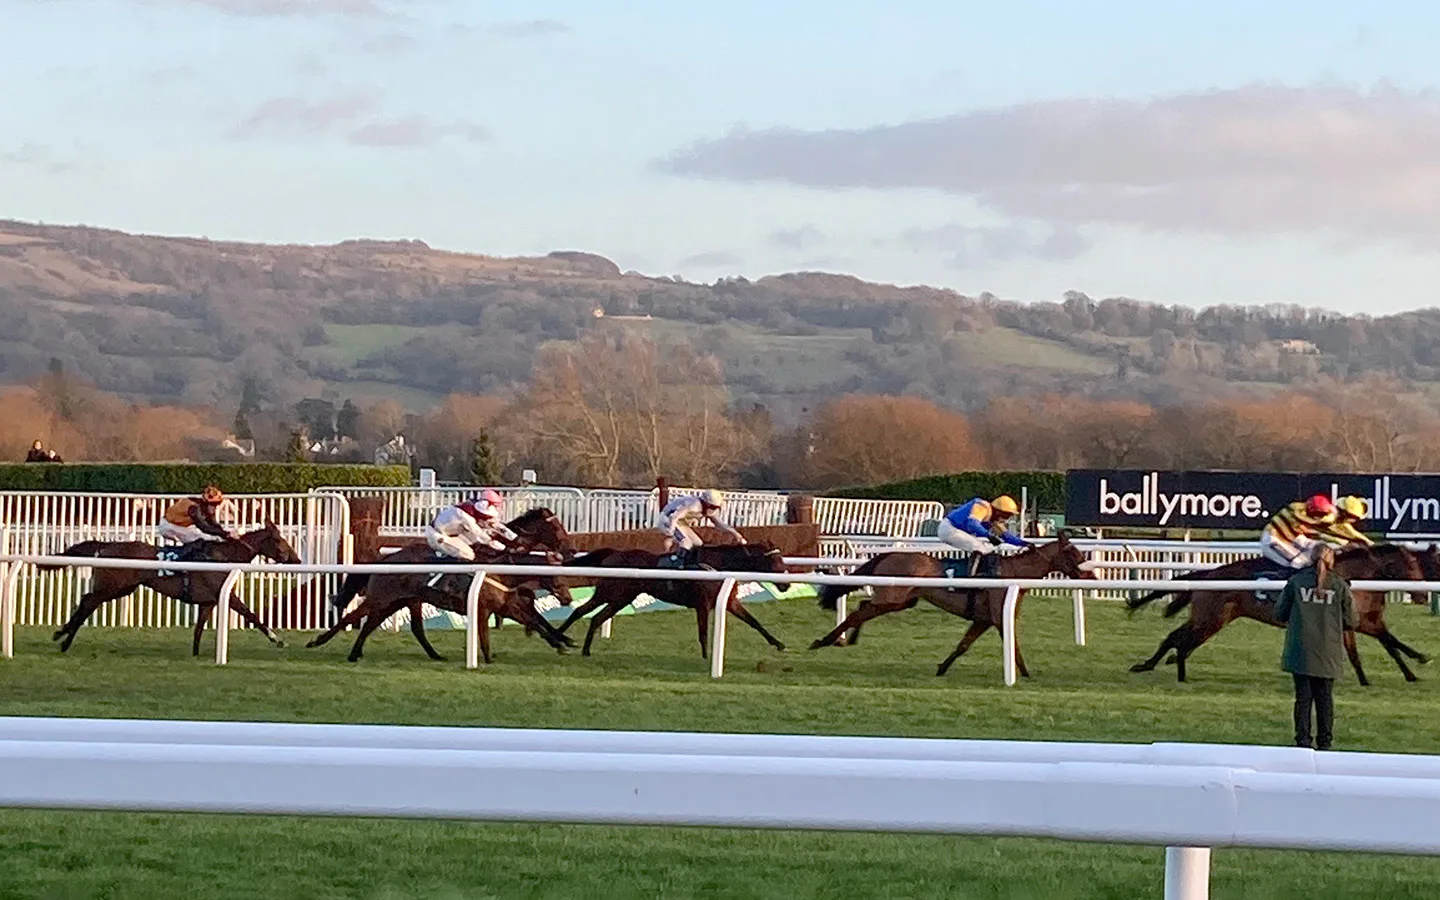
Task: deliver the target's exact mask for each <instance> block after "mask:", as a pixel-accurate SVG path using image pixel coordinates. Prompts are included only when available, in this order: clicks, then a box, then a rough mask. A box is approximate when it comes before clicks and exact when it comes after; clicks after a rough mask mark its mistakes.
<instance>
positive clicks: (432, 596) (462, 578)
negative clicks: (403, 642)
mask: <svg viewBox="0 0 1440 900" xmlns="http://www.w3.org/2000/svg"><path fill="white" fill-rule="evenodd" d="M420 551H423V552H425V553H426V554H430V553H431V551H430V548H428V547H424V546H422V547H418V548H406V549H405V550H402V551H400V553H407V552H417V553H418V552H420ZM400 553H397V554H395V555H396V556H399V555H400ZM432 559H433V558H432ZM442 568H443V567H442ZM433 574H434V573H433V572H431V571H429V570H426V569H417V570H416V571H415V572H413V573H410V572H407V573H404V574H386V575H374V576H371V579H370V583H369V586H368V588H367V590H366V592H365V599H364V601H362V602H361V604H360V605H359V606H357V607H355V608H354V609H352V610H351V611H350V612H348V613H346V614H345V615H344V616H343V617H342V618H341V619H340V621H338V622H336V623H335V624H334V625H332V626H331V627H330V628H329V629H328V630H326V631H325V632H323V633H322V634H320V635H318V636H316V637H315V638H314V639H313V640H311V641H310V642H309V643H308V644H306V645H305V646H306V647H319V646H320V645H322V644H325V643H328V642H329V641H330V640H331V639H332V638H334V637H335V636H336V635H338V634H339V633H340V632H341V631H344V630H345V629H346V628H348V627H350V626H351V625H355V624H357V623H359V622H360V621H361V620H362V619H363V620H364V622H365V624H364V625H363V626H361V628H360V633H359V634H358V635H357V636H356V638H355V644H354V646H352V647H351V648H350V655H349V656H348V657H347V658H348V659H349V660H350V662H357V661H358V660H359V659H360V657H361V656H362V655H363V653H364V648H365V641H366V640H367V639H369V637H370V635H371V634H372V633H373V632H374V631H375V629H377V628H379V627H380V625H381V623H383V622H384V621H385V620H386V619H388V618H390V617H391V616H393V615H395V614H396V613H398V612H399V611H400V610H402V609H405V608H407V607H408V608H409V609H410V610H411V613H410V632H411V634H413V635H414V636H415V640H416V641H417V642H419V644H420V647H421V648H422V649H423V650H424V651H425V655H427V656H429V657H430V658H431V659H434V660H443V659H444V658H445V657H443V656H441V655H440V654H439V653H437V652H436V651H435V648H434V647H433V646H431V644H430V640H429V638H428V637H426V635H425V625H424V622H423V621H422V619H421V616H420V612H419V610H420V604H421V603H429V604H430V605H431V606H434V607H437V608H439V609H445V610H449V611H451V612H455V613H459V614H460V615H462V616H463V615H465V614H466V612H467V610H466V603H467V597H466V595H467V594H468V593H469V588H470V580H471V577H472V576H470V575H468V574H462V573H454V574H452V575H447V576H445V577H444V578H443V579H442V580H441V581H439V582H438V583H437V584H436V585H435V586H434V587H432V586H431V585H430V584H429V582H430V580H431V579H432V577H433ZM479 599H480V615H479V619H478V621H477V623H476V628H477V630H478V632H479V637H480V653H481V655H482V656H483V657H484V659H485V662H486V663H489V662H490V661H491V659H492V657H491V655H490V616H492V615H495V614H497V613H499V612H501V611H504V613H505V615H506V616H507V617H510V618H514V619H515V620H516V621H518V622H520V623H521V624H523V625H524V626H525V630H526V632H527V633H528V632H530V631H532V630H533V631H536V632H539V633H540V636H541V637H543V638H544V639H545V640H546V642H548V643H549V644H550V646H552V647H554V648H555V649H556V650H558V651H561V652H563V651H564V650H565V649H566V648H567V647H568V646H570V645H571V641H570V640H569V639H568V638H566V637H565V636H564V635H562V634H560V633H559V632H558V631H556V630H555V627H554V626H553V625H551V624H550V623H549V622H548V621H546V620H545V617H544V616H542V615H541V614H540V611H539V610H537V609H536V608H535V593H534V591H533V590H532V589H531V588H529V587H527V586H525V585H521V586H519V587H515V588H510V587H506V586H505V585H503V584H500V583H499V582H497V581H495V580H493V579H491V578H489V577H487V578H486V579H485V583H484V584H483V585H481V587H480V598H479Z"/></svg>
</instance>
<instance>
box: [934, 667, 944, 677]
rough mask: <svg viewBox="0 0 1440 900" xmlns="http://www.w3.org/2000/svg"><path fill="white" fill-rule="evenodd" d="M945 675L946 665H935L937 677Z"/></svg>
mask: <svg viewBox="0 0 1440 900" xmlns="http://www.w3.org/2000/svg"><path fill="white" fill-rule="evenodd" d="M944 675H945V667H944V666H936V667H935V676H936V677H937V678H940V677H944Z"/></svg>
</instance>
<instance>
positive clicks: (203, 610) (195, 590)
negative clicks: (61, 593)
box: [36, 522, 301, 656]
mask: <svg viewBox="0 0 1440 900" xmlns="http://www.w3.org/2000/svg"><path fill="white" fill-rule="evenodd" d="M160 553H161V550H160V548H157V547H156V546H155V545H154V544H147V543H145V542H144V541H82V542H80V543H78V544H75V545H74V546H73V547H68V548H66V550H65V552H64V553H62V554H60V555H61V556H75V557H82V558H83V557H91V558H95V559H159V558H161V557H160V555H159V554H160ZM257 556H264V557H266V558H267V559H271V560H274V561H275V562H278V563H283V564H286V565H298V564H299V563H300V561H301V560H300V557H299V556H298V555H296V553H295V550H294V549H293V548H292V547H291V546H290V544H289V543H287V542H286V540H285V539H284V538H283V537H281V536H280V529H278V528H276V527H275V524H274V523H273V522H267V523H266V525H265V527H264V528H260V529H257V530H255V531H251V532H248V533H246V534H242V535H239V536H238V537H236V538H233V539H231V540H225V541H203V542H201V544H200V546H199V548H198V550H197V551H196V555H195V557H194V558H193V559H191V560H190V561H191V562H233V563H241V562H250V561H251V560H252V559H254V558H255V557H257ZM36 568H38V569H40V570H41V571H54V570H56V569H59V568H60V566H37V567H36ZM226 574H227V573H225V572H175V573H173V574H161V573H160V572H158V571H156V570H154V569H106V568H101V567H99V566H96V567H95V568H94V576H93V578H92V582H91V586H90V590H89V591H86V592H85V594H83V595H82V596H81V597H80V602H79V604H77V605H76V607H75V612H74V613H72V614H71V616H70V620H69V621H67V622H66V623H65V624H64V625H63V626H62V627H61V628H60V630H58V631H56V632H55V634H54V635H53V636H52V637H51V640H56V641H60V652H62V653H63V652H65V651H66V650H69V649H70V644H71V643H72V642H73V641H74V640H75V635H76V634H77V633H79V631H80V626H82V625H84V624H85V621H86V620H87V619H89V618H90V617H91V616H92V615H94V614H95V610H97V609H99V608H100V607H101V606H103V605H104V604H106V603H109V602H110V601H111V600H118V599H120V598H121V597H124V596H125V595H127V594H129V593H131V592H133V591H135V590H136V589H138V588H141V587H148V588H150V589H151V590H153V591H155V592H156V593H159V594H163V595H164V596H166V597H173V598H175V599H177V600H181V601H184V602H186V603H192V604H194V605H196V606H198V607H200V610H199V613H198V614H197V616H196V619H195V640H194V644H193V646H192V647H191V653H192V655H195V656H199V655H200V634H201V632H203V631H204V630H205V620H206V619H207V618H209V616H210V614H211V612H212V611H213V610H214V609H215V607H216V606H217V605H218V604H219V602H220V588H221V587H223V586H224V584H225V576H226ZM230 609H233V610H234V611H235V612H237V613H239V614H240V618H242V619H244V620H245V621H246V622H248V623H249V624H251V625H253V626H255V627H256V628H257V629H259V630H260V633H261V634H263V635H265V637H266V638H268V639H269V640H270V643H272V644H274V645H275V646H277V647H283V646H285V643H284V641H281V640H280V638H279V636H278V635H276V634H275V632H274V631H272V630H271V629H270V626H268V625H266V624H265V623H264V622H262V621H260V617H259V616H257V615H255V613H254V612H252V611H251V610H250V608H249V607H248V606H246V605H245V604H244V603H242V602H241V601H240V599H239V598H237V597H235V596H234V595H233V594H232V595H231V597H230Z"/></svg>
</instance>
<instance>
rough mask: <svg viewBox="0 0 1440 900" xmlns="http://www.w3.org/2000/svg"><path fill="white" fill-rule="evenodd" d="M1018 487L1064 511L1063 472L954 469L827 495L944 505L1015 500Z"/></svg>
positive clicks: (1044, 506)
mask: <svg viewBox="0 0 1440 900" xmlns="http://www.w3.org/2000/svg"><path fill="white" fill-rule="evenodd" d="M1022 487H1025V488H1028V489H1029V491H1030V497H1031V503H1035V504H1038V507H1039V510H1040V511H1041V512H1054V513H1059V512H1064V511H1065V473H1064V472H956V473H954V474H952V475H930V476H927V477H925V478H912V479H911V480H909V481H895V482H891V483H890V484H877V485H872V486H870V487H857V488H847V489H845V490H841V491H829V492H827V495H828V496H832V497H853V498H856V499H862V500H939V501H940V502H941V503H944V504H945V505H946V506H958V505H959V504H961V503H964V502H966V501H967V500H969V499H971V498H972V497H986V498H994V497H998V496H999V495H1001V494H1009V495H1010V496H1012V497H1014V498H1015V500H1016V501H1017V502H1018V501H1019V500H1020V489H1021V488H1022Z"/></svg>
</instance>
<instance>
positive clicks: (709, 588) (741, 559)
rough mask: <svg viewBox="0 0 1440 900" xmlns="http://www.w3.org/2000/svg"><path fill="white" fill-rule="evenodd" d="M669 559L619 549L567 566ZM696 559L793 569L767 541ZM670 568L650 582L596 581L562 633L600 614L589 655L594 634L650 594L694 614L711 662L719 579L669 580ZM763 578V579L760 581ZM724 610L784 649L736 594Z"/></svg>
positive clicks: (651, 565) (732, 567)
mask: <svg viewBox="0 0 1440 900" xmlns="http://www.w3.org/2000/svg"><path fill="white" fill-rule="evenodd" d="M663 558H664V557H662V556H659V555H657V554H654V553H651V552H649V551H647V550H614V549H610V548H606V549H603V550H594V551H591V552H590V553H585V554H582V555H580V556H577V557H574V558H572V559H571V560H569V561H568V562H566V563H565V565H567V566H586V567H589V566H598V567H604V568H615V569H658V568H659V564H660V561H661V560H662V559H663ZM696 561H697V562H698V563H699V564H700V565H702V566H706V567H708V568H711V569H715V570H717V571H721V572H746V573H750V572H753V573H756V574H786V573H788V572H789V571H790V570H789V569H788V568H787V567H786V566H785V558H784V556H783V555H782V554H781V552H780V550H779V548H777V547H775V545H773V544H770V543H766V542H756V543H753V544H720V545H714V546H708V545H707V546H702V547H700V548H699V550H698V551H697V559H696ZM664 571H665V570H663V569H660V570H658V571H657V572H656V573H655V577H654V578H653V579H650V578H646V579H640V578H599V579H596V580H595V593H594V594H593V595H592V596H591V598H590V600H589V601H588V602H586V603H585V604H584V605H583V606H580V607H577V608H576V609H574V610H572V611H571V613H570V617H569V618H568V619H566V620H565V624H563V625H561V626H560V632H561V633H562V634H563V633H564V632H565V631H566V629H568V628H569V627H570V626H571V625H574V624H575V623H576V622H578V621H579V620H580V619H582V618H584V617H585V616H586V615H587V614H588V613H590V612H591V611H593V610H597V609H598V610H600V612H598V613H596V614H595V616H594V617H593V618H592V619H591V620H590V629H589V631H587V632H586V633H585V646H584V648H583V649H582V650H581V653H582V654H583V655H585V656H589V655H590V645H591V644H592V643H593V642H594V640H595V632H597V631H599V630H600V626H601V625H602V624H604V623H605V622H606V621H607V620H609V619H611V618H614V616H615V615H616V614H617V613H619V612H620V610H622V609H624V608H625V607H626V606H629V605H630V604H631V603H632V602H634V600H635V598H636V597H638V596H640V595H641V594H649V595H650V596H651V597H654V598H655V599H656V600H662V601H664V602H666V603H671V604H674V605H675V606H683V607H686V608H688V609H693V610H695V627H696V630H697V632H698V633H699V636H700V656H701V658H702V659H709V654H710V644H709V633H710V611H711V610H712V609H714V607H715V598H716V597H717V596H718V595H719V593H720V585H721V582H719V581H688V580H680V579H674V578H666V577H665V575H664V574H663V573H664ZM757 580H759V579H757ZM764 580H767V581H772V582H773V583H776V584H785V583H787V582H785V581H783V580H774V579H764ZM725 609H726V611H727V612H729V613H730V614H731V615H733V616H735V617H736V618H737V619H739V620H740V621H742V622H744V623H745V624H746V625H749V626H750V627H751V628H753V629H755V630H756V631H758V632H759V633H760V636H761V637H763V638H765V640H766V641H767V642H768V643H769V644H770V646H772V647H774V648H775V649H776V650H784V649H785V645H784V644H782V643H780V641H779V640H777V639H776V638H775V636H774V635H773V634H771V633H770V632H768V631H766V630H765V626H764V625H761V624H760V622H759V621H758V620H757V619H756V618H755V617H754V616H753V615H751V613H750V611H749V610H748V609H746V608H745V606H744V604H742V603H741V602H740V598H738V597H736V596H735V594H734V593H733V592H732V593H731V594H730V599H729V600H728V601H727V602H726V604H725Z"/></svg>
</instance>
